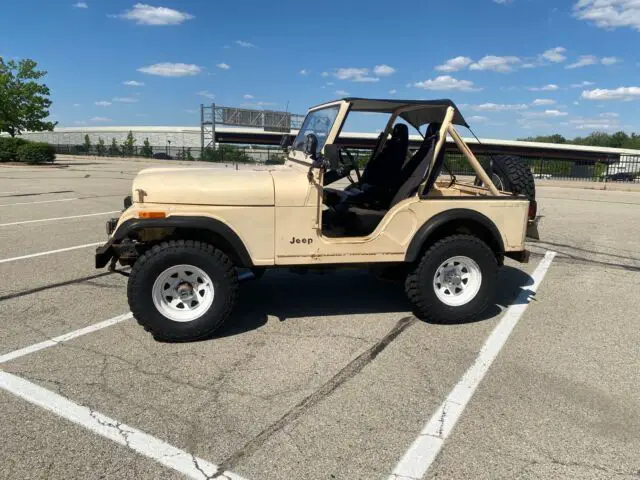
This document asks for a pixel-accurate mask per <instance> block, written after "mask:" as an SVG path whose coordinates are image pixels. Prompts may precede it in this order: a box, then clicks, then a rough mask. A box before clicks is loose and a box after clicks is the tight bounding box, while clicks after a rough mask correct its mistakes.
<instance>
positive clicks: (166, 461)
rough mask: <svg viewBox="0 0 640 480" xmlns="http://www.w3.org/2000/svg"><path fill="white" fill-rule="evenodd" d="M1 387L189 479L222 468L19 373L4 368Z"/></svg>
mask: <svg viewBox="0 0 640 480" xmlns="http://www.w3.org/2000/svg"><path fill="white" fill-rule="evenodd" d="M0 388H2V389H3V390H6V391H7V392H10V393H12V394H13V395H16V396H17V397H20V398H22V399H23V400H26V401H27V402H29V403H31V404H33V405H36V406H38V407H41V408H44V409H45V410H47V411H49V412H51V413H53V414H54V415H58V416H59V417H62V418H64V419H66V420H69V421H71V422H73V423H75V424H76V425H79V426H81V427H84V428H86V429H87V430H90V431H91V432H93V433H95V434H97V435H100V436H102V437H104V438H106V439H108V440H111V441H112V442H115V443H117V444H119V445H123V446H124V447H127V448H129V449H131V450H133V451H135V452H137V453H139V454H141V455H144V456H145V457H147V458H150V459H152V460H155V461H156V462H159V463H160V464H162V465H164V466H165V467H168V468H171V469H173V470H175V471H177V472H180V473H182V474H184V475H186V476H187V477H189V478H194V479H211V478H214V475H215V474H216V473H217V471H218V467H217V465H214V464H212V463H210V462H207V461H206V460H203V459H201V458H198V457H196V456H195V455H191V454H189V453H187V452H185V451H183V450H180V449H179V448H177V447H174V446H173V445H170V444H168V443H167V442H165V441H163V440H160V439H158V438H155V437H152V436H151V435H149V434H147V433H144V432H142V431H140V430H138V429H136V428H133V427H130V426H129V425H125V424H124V423H120V422H119V421H117V420H114V419H113V418H110V417H107V416H106V415H103V414H101V413H99V412H96V411H95V410H92V409H90V408H88V407H85V406H82V405H78V404H77V403H74V402H72V401H71V400H69V399H67V398H65V397H63V396H62V395H58V394H57V393H54V392H52V391H50V390H47V389H46V388H43V387H40V386H39V385H36V384H35V383H31V382H29V381H27V380H25V379H23V378H21V377H18V376H16V375H12V374H10V373H6V372H3V371H0ZM215 478H220V479H223V478H227V479H231V480H243V479H242V477H240V476H239V475H236V474H234V473H232V472H224V473H222V472H221V473H220V474H218V475H217V476H216V477H215Z"/></svg>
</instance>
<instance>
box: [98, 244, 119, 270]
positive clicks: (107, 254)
mask: <svg viewBox="0 0 640 480" xmlns="http://www.w3.org/2000/svg"><path fill="white" fill-rule="evenodd" d="M114 254H115V252H114V250H113V240H109V241H108V242H107V243H105V244H104V245H102V246H101V247H98V248H96V268H104V267H106V266H107V264H108V263H109V261H110V260H111V259H112V258H113V255H114Z"/></svg>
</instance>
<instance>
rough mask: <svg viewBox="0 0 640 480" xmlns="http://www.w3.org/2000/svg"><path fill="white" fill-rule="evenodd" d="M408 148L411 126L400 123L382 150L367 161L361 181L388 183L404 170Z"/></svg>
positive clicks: (379, 183)
mask: <svg viewBox="0 0 640 480" xmlns="http://www.w3.org/2000/svg"><path fill="white" fill-rule="evenodd" d="M408 150H409V128H408V127H407V126H406V125H405V124H403V123H398V124H396V125H395V126H394V127H393V133H392V135H391V138H390V139H389V140H388V141H387V143H386V144H385V146H384V148H383V149H382V151H381V152H380V153H379V154H378V155H376V156H375V157H373V158H372V159H371V160H369V163H367V166H366V167H365V169H364V171H363V172H362V180H361V182H360V183H361V184H362V185H364V184H367V185H373V186H382V185H385V184H388V183H389V181H390V180H391V179H394V178H396V176H397V175H398V174H399V173H400V171H401V170H402V165H403V164H404V161H405V159H406V157H407V152H408Z"/></svg>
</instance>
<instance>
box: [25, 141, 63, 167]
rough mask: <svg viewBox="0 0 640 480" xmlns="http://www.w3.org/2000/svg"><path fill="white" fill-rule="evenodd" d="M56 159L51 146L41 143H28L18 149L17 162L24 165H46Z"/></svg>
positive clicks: (54, 150)
mask: <svg viewBox="0 0 640 480" xmlns="http://www.w3.org/2000/svg"><path fill="white" fill-rule="evenodd" d="M55 159H56V149H55V148H54V147H53V145H49V144H48V143H41V142H29V143H25V144H24V145H21V146H20V147H18V160H19V161H20V162H24V163H46V162H53V161H54V160H55Z"/></svg>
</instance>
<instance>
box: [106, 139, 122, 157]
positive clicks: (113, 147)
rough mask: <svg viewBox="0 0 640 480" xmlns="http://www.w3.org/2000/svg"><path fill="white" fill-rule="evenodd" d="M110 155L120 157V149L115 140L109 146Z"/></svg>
mask: <svg viewBox="0 0 640 480" xmlns="http://www.w3.org/2000/svg"><path fill="white" fill-rule="evenodd" d="M109 155H111V156H115V155H120V147H119V146H118V142H116V139H115V138H112V139H111V145H109Z"/></svg>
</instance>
